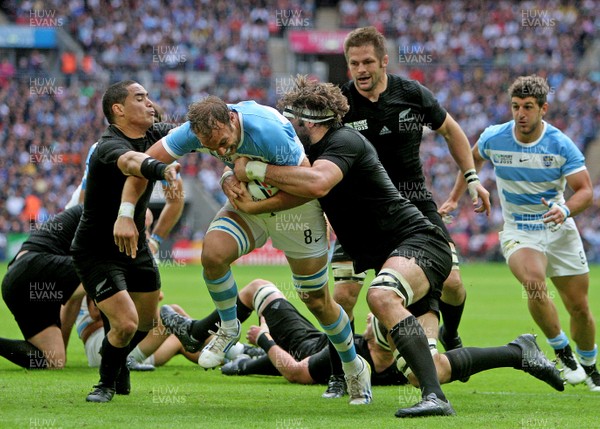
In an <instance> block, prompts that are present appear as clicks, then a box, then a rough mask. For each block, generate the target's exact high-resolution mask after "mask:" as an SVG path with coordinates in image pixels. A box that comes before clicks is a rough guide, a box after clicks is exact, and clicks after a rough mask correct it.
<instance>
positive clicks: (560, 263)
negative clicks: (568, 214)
mask: <svg viewBox="0 0 600 429" xmlns="http://www.w3.org/2000/svg"><path fill="white" fill-rule="evenodd" d="M499 235H500V245H501V246H502V254H503V255H504V258H505V259H506V262H507V263H508V261H509V259H510V257H511V256H512V254H513V253H515V252H516V251H517V250H519V249H523V248H528V249H534V250H537V251H539V252H541V253H543V254H544V255H545V256H546V258H547V259H548V265H547V267H546V275H547V276H548V277H550V278H552V277H563V276H574V275H579V274H585V273H588V272H589V271H590V269H589V267H588V263H587V258H586V256H585V250H584V249H583V243H582V241H581V236H580V235H579V231H578V230H577V226H576V225H575V221H574V220H573V219H572V218H568V219H567V220H566V221H565V223H564V224H563V226H562V227H561V228H560V229H559V230H558V231H556V232H552V231H550V229H548V228H546V229H542V230H539V231H520V230H516V229H505V230H504V231H501V232H500V234H499Z"/></svg>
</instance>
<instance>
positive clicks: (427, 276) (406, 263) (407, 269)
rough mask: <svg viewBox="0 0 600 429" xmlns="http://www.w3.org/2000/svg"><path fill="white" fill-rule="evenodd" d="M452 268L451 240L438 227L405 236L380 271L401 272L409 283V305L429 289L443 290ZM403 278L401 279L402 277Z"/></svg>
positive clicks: (407, 284) (407, 285) (406, 285)
mask: <svg viewBox="0 0 600 429" xmlns="http://www.w3.org/2000/svg"><path fill="white" fill-rule="evenodd" d="M451 269H452V254H451V251H450V247H449V245H448V242H447V241H446V239H445V238H444V237H443V235H442V234H440V233H437V232H436V231H431V232H430V233H419V234H414V235H413V236H411V237H409V238H407V239H405V240H404V241H403V242H402V243H401V244H400V245H399V246H398V247H397V248H396V249H395V250H394V251H393V252H392V253H391V254H390V257H389V258H388V260H387V261H386V262H385V263H384V265H383V267H382V269H381V270H380V272H381V271H384V270H391V271H392V273H393V272H397V273H399V274H400V275H401V276H402V277H403V279H404V282H405V283H406V284H405V285H404V287H405V288H407V287H408V288H409V289H410V290H407V292H408V295H411V294H412V299H411V300H410V301H411V302H407V303H406V305H410V304H412V303H414V302H416V301H418V300H419V299H421V298H423V297H424V296H425V295H427V293H428V292H429V290H430V289H436V290H441V289H442V285H443V283H444V281H445V280H446V278H447V277H448V274H449V273H450V271H451ZM400 280H402V279H400Z"/></svg>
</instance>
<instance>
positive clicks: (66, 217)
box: [0, 205, 84, 369]
mask: <svg viewBox="0 0 600 429" xmlns="http://www.w3.org/2000/svg"><path fill="white" fill-rule="evenodd" d="M82 211H83V208H82V207H81V206H80V205H77V206H74V207H72V208H70V209H69V210H65V211H63V212H61V213H59V214H57V215H56V216H53V217H52V218H50V219H49V220H47V221H46V222H45V223H43V224H40V225H36V228H35V229H34V230H33V231H32V232H31V234H30V235H29V237H28V238H27V240H25V242H24V243H23V244H22V245H21V248H20V249H19V251H18V252H17V254H16V256H15V257H14V258H13V259H12V261H10V262H9V264H8V268H7V271H6V274H5V276H4V279H3V280H2V297H3V298H4V301H5V303H6V306H7V307H8V309H9V310H10V311H11V312H12V314H13V316H14V317H15V320H16V322H17V324H18V325H19V329H20V330H21V332H22V333H23V337H24V338H25V340H11V339H6V338H0V356H3V357H5V358H6V359H8V360H10V361H11V362H13V363H15V364H17V365H19V366H22V367H23V368H27V369H46V368H51V369H57V368H63V367H64V365H65V363H66V347H67V342H68V339H69V334H70V333H71V328H72V327H73V323H74V322H75V317H76V316H77V311H78V308H79V302H80V301H81V298H82V297H83V295H84V292H83V289H82V288H79V289H78V288H77V286H79V284H80V281H79V277H77V274H76V273H75V268H74V267H73V260H72V259H71V256H70V253H69V248H70V246H71V241H72V240H73V236H74V235H75V230H76V229H77V225H78V224H79V219H80V217H81V213H82ZM63 305H64V306H65V309H66V308H67V307H73V309H74V310H75V311H74V312H73V311H63V314H64V315H66V314H71V315H72V316H73V317H66V318H63V319H62V321H63V323H61V306H63Z"/></svg>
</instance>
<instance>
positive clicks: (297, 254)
mask: <svg viewBox="0 0 600 429" xmlns="http://www.w3.org/2000/svg"><path fill="white" fill-rule="evenodd" d="M265 222H266V224H267V227H268V229H269V236H270V237H271V240H272V242H273V247H275V248H276V249H279V250H281V251H283V252H284V253H285V255H286V257H287V258H288V259H290V258H291V259H307V258H319V257H322V256H325V261H327V254H328V252H329V241H328V238H327V223H326V221H325V216H324V215H323V210H322V209H321V206H320V205H319V203H318V201H316V200H313V201H309V202H308V203H306V204H302V205H301V206H298V207H294V208H292V209H289V210H283V211H280V212H277V213H275V216H271V217H269V218H268V219H266V220H265Z"/></svg>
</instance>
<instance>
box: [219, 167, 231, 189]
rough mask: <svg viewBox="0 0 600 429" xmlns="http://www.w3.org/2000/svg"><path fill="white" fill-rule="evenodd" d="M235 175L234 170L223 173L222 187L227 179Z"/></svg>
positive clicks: (220, 182) (220, 183) (220, 181)
mask: <svg viewBox="0 0 600 429" xmlns="http://www.w3.org/2000/svg"><path fill="white" fill-rule="evenodd" d="M233 174H234V173H233V170H227V171H226V172H225V173H223V175H222V176H221V179H219V185H221V188H222V187H223V182H224V181H225V179H227V178H228V177H230V176H233Z"/></svg>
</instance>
